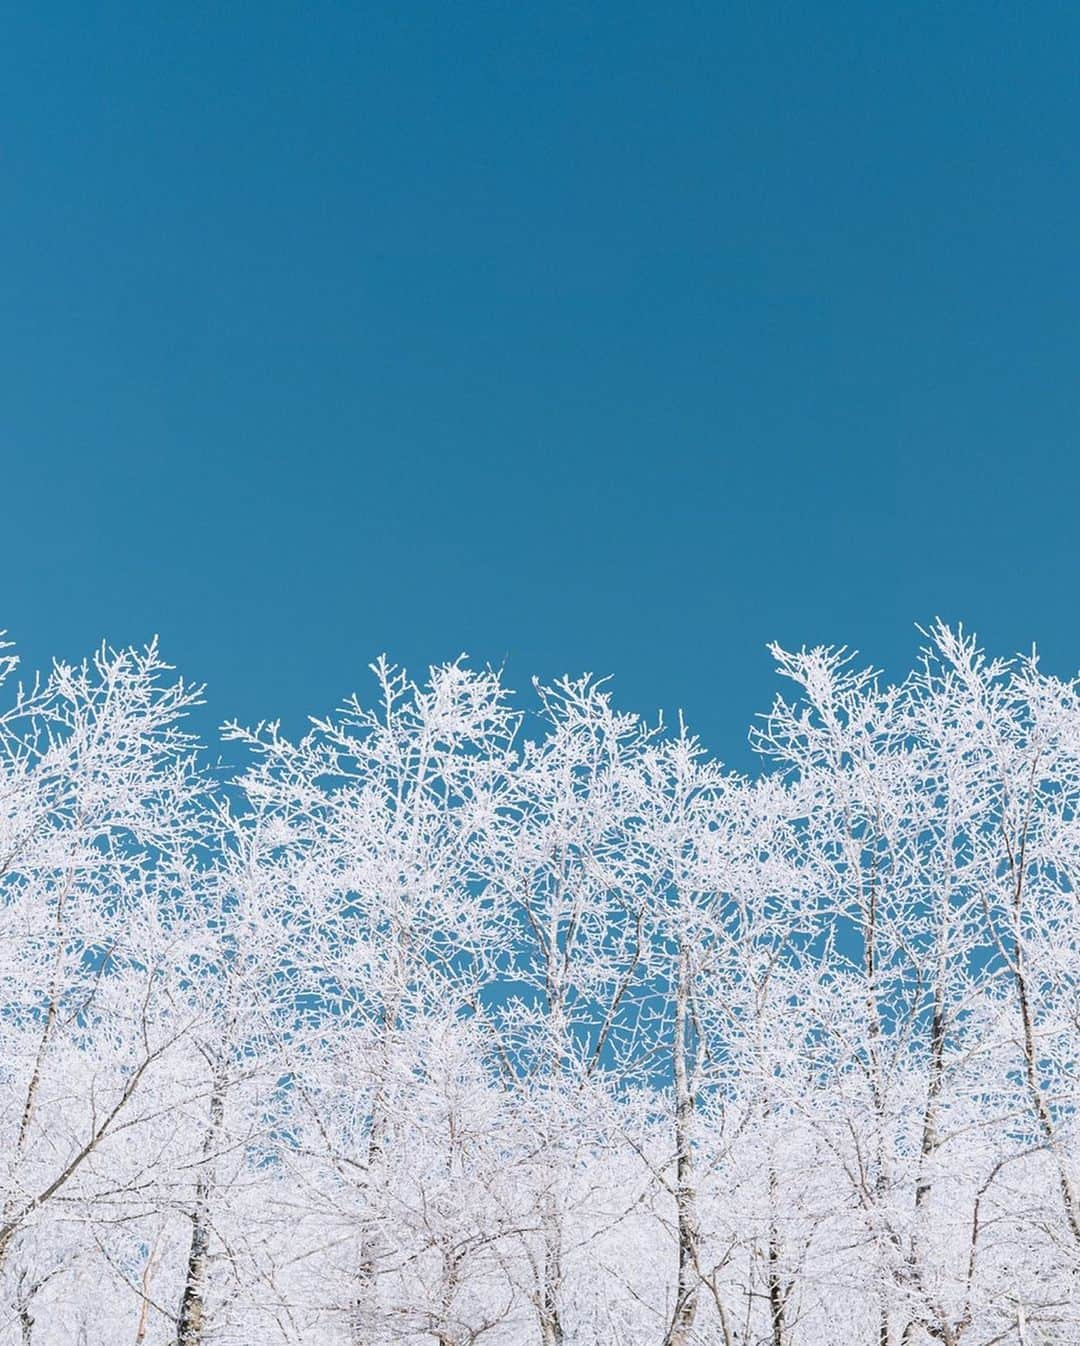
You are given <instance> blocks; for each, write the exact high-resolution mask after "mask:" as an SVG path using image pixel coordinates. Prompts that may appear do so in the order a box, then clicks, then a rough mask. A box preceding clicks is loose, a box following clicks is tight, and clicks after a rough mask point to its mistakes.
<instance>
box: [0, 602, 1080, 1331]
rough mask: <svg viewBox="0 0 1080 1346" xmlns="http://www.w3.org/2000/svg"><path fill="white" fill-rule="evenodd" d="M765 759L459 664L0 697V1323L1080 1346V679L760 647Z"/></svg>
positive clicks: (159, 671) (107, 669)
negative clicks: (214, 715)
mask: <svg viewBox="0 0 1080 1346" xmlns="http://www.w3.org/2000/svg"><path fill="white" fill-rule="evenodd" d="M774 653H775V656H776V659H777V663H778V667H779V672H780V673H781V675H783V677H784V678H785V679H786V680H787V681H786V683H785V686H787V687H788V688H789V692H788V693H787V694H786V696H784V697H781V698H778V699H777V700H776V702H775V704H774V705H773V708H772V710H771V712H770V713H769V714H768V715H767V716H765V717H763V718H762V719H761V720H760V721H759V722H758V727H757V728H756V729H755V730H754V732H753V741H754V745H755V747H756V748H757V750H758V751H759V753H760V754H761V760H762V770H761V772H760V774H759V775H758V776H757V777H755V778H753V779H750V778H746V777H743V776H739V775H736V774H732V773H730V772H728V771H726V770H724V769H723V768H722V767H721V766H720V765H719V764H718V763H717V762H715V761H713V760H710V758H709V757H708V756H707V755H706V754H705V753H704V752H703V751H702V750H701V748H700V747H699V745H698V744H697V742H696V741H695V740H694V738H693V737H692V736H691V735H690V734H689V732H688V731H686V730H685V729H682V728H681V727H680V728H679V729H678V730H676V731H669V730H666V729H665V728H664V727H663V726H661V725H650V724H649V723H647V722H645V721H643V720H641V719H639V718H638V717H636V716H633V715H628V714H624V713H622V712H620V711H619V710H618V709H617V708H616V707H615V706H614V705H613V703H612V700H611V698H610V696H609V695H608V693H607V692H606V691H605V690H604V688H603V687H602V686H601V685H598V684H597V683H596V682H594V681H592V680H591V679H588V678H585V679H580V680H570V679H567V680H564V681H562V682H559V683H557V684H556V685H554V686H552V687H537V688H536V690H535V695H534V696H533V697H532V698H531V699H530V700H529V702H528V703H527V704H526V705H525V706H524V707H522V706H521V704H520V703H519V702H517V701H515V700H513V699H512V698H511V696H510V694H509V693H508V691H507V690H506V689H505V688H504V686H503V685H502V681H501V679H500V677H499V676H498V675H497V674H495V673H493V672H491V671H489V670H473V669H470V668H468V667H467V666H466V665H465V664H463V663H461V662H458V663H454V664H450V665H447V666H444V667H440V668H436V669H433V670H431V672H430V674H429V676H428V679H427V680H426V681H425V682H423V683H414V682H412V681H410V680H409V679H408V677H407V676H406V675H405V673H404V672H402V671H401V670H399V669H396V668H394V667H392V666H390V665H388V664H387V663H385V662H379V663H378V664H376V665H375V666H374V673H375V677H376V684H377V685H376V689H375V692H374V695H373V696H372V698H371V700H370V703H369V701H367V700H364V701H359V700H353V701H350V702H348V703H347V704H346V705H345V706H344V707H343V709H342V710H341V711H339V712H338V713H337V714H336V715H334V716H333V717H331V718H328V719H326V720H324V721H314V722H312V727H311V730H310V732H309V733H308V734H307V735H306V736H305V737H303V738H302V739H300V740H299V741H290V740H288V739H286V738H285V737H283V736H282V735H281V733H280V732H279V729H278V727H277V726H275V725H272V724H271V725H263V726H260V727H259V728H257V729H255V730H246V729H243V728H241V727H239V726H237V725H230V726H226V728H225V730H224V737H225V739H227V740H229V741H230V742H231V743H232V744H233V745H234V747H233V748H232V749H230V752H231V753H232V754H233V755H234V756H236V757H240V758H243V759H244V761H245V762H246V765H245V766H244V767H243V768H242V769H241V770H240V771H239V772H238V773H236V774H235V776H234V777H233V778H231V779H223V777H222V773H221V772H220V771H219V770H213V771H211V770H209V769H208V767H207V765H206V760H207V759H205V758H204V757H203V756H202V754H201V752H200V750H198V749H197V745H196V744H195V743H194V741H193V740H192V738H191V737H190V736H189V735H188V734H187V733H185V731H184V723H185V716H186V715H187V713H188V712H189V711H190V710H191V708H192V707H193V705H195V704H196V703H197V702H198V700H199V698H200V693H199V690H198V689H197V688H192V687H189V686H187V685H186V684H184V683H183V682H181V681H178V680H176V678H175V676H174V674H173V673H172V671H171V670H170V669H169V668H168V667H167V666H166V665H165V664H164V663H163V662H162V661H161V658H160V656H159V653H158V651H157V649H156V647H154V646H151V647H149V648H148V649H146V650H143V651H135V650H128V651H122V652H113V651H109V650H107V649H106V650H102V651H101V652H99V654H98V655H97V657H96V658H94V659H93V660H90V661H88V662H87V663H86V664H85V665H82V666H76V667H72V666H67V665H57V666H55V667H54V669H53V671H52V672H51V674H50V675H49V676H47V677H45V678H43V679H42V680H39V681H38V682H36V683H34V684H32V685H28V686H23V687H17V686H16V683H15V674H14V659H13V658H11V657H7V656H4V659H3V670H2V671H3V673H4V674H5V675H6V682H5V689H6V690H7V691H9V692H10V695H9V697H8V701H7V706H8V708H7V709H6V710H5V711H4V712H3V713H0V923H2V927H0V1035H2V1048H3V1050H2V1052H0V1128H2V1145H0V1182H2V1186H3V1191H2V1193H0V1203H2V1206H0V1342H3V1343H12V1344H14V1343H19V1346H61V1343H62V1344H63V1346H78V1344H79V1343H83V1344H84V1346H97V1343H102V1346H104V1343H108V1346H122V1344H124V1343H131V1346H171V1344H174V1343H175V1346H218V1344H225V1343H232V1344H235V1346H254V1344H255V1343H259V1344H260V1346H263V1344H265V1346H273V1344H274V1343H282V1344H283V1346H284V1344H285V1343H305V1344H307V1343H310V1344H312V1346H314V1344H316V1343H326V1344H327V1346H337V1344H338V1343H340V1346H391V1344H393V1343H402V1346H414V1344H415V1346H420V1343H428V1344H430V1346H518V1344H522V1346H524V1344H526V1343H528V1344H535V1346H692V1344H696V1346H755V1344H756V1346H840V1344H841V1343H842V1344H843V1346H929V1344H930V1343H944V1344H945V1346H960V1344H961V1343H963V1346H994V1344H995V1343H1004V1342H1012V1343H1020V1344H1021V1346H1036V1344H1037V1343H1038V1344H1048V1343H1055V1344H1056V1346H1066V1344H1075V1343H1078V1342H1080V1306H1078V1302H1077V1301H1078V1298H1080V1296H1078V1276H1080V1136H1078V1125H1077V1098H1078V1093H1077V1071H1078V1068H1080V1060H1078V1049H1080V997H1078V994H1077V988H1078V973H1080V957H1078V951H1080V906H1078V902H1077V896H1076V889H1075V884H1076V879H1077V872H1078V866H1080V820H1078V817H1077V801H1078V796H1080V699H1078V696H1080V688H1078V685H1077V684H1076V683H1074V682H1063V681H1060V680H1058V679H1055V678H1053V677H1050V676H1048V675H1046V674H1044V673H1043V672H1042V671H1041V669H1040V668H1039V666H1038V664H1037V662H1036V661H1035V660H1034V659H1033V658H1032V659H1022V660H1015V661H995V660H989V659H987V658H985V657H984V656H983V655H982V653H981V652H980V651H979V650H978V648H977V646H976V644H975V643H974V642H973V641H972V640H970V639H969V638H967V637H965V636H964V635H963V634H962V633H961V632H958V631H953V630H950V629H947V628H945V627H937V628H935V629H934V630H933V631H932V632H931V633H930V635H929V636H928V648H927V650H926V651H924V653H923V655H922V657H921V658H920V660H919V662H918V664H917V666H916V669H915V671H914V672H913V673H912V674H911V675H910V676H909V677H908V678H907V679H906V680H905V681H904V682H903V683H901V684H899V685H883V684H882V683H881V682H880V681H879V679H878V678H877V677H876V676H875V675H874V674H873V673H871V672H865V671H860V670H859V668H858V666H857V665H855V664H853V663H852V662H851V661H849V660H847V659H846V658H845V657H844V655H843V653H842V652H836V651H831V650H823V649H819V650H813V651H801V652H799V653H790V652H786V651H784V650H781V649H776V650H775V651H774Z"/></svg>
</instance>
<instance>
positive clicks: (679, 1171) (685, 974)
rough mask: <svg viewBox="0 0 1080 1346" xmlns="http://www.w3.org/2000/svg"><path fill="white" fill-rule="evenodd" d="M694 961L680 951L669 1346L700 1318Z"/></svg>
mask: <svg viewBox="0 0 1080 1346" xmlns="http://www.w3.org/2000/svg"><path fill="white" fill-rule="evenodd" d="M689 1033H690V955H689V951H688V950H687V949H686V948H685V946H684V947H681V948H680V949H679V968H678V977H677V982H676V988H675V1043H674V1075H675V1211H676V1220H677V1238H678V1245H679V1248H678V1252H679V1262H678V1279H677V1286H676V1298H675V1312H674V1314H673V1316H672V1320H671V1326H670V1327H669V1328H668V1333H667V1341H666V1346H686V1343H687V1342H689V1340H690V1334H691V1332H692V1331H693V1328H694V1318H695V1316H696V1314H697V1296H698V1288H699V1277H698V1269H697V1248H698V1238H699V1235H700V1231H699V1228H698V1211H697V1190H696V1188H695V1186H694V1151H693V1135H692V1131H693V1117H694V1090H693V1083H692V1081H691V1078H690V1075H691V1072H690V1068H689V1061H688V1057H689V1044H688V1036H689Z"/></svg>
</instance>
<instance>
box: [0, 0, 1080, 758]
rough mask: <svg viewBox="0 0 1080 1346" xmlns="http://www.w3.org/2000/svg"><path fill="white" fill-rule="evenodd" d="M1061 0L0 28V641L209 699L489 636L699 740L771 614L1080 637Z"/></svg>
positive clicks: (825, 635)
mask: <svg viewBox="0 0 1080 1346" xmlns="http://www.w3.org/2000/svg"><path fill="white" fill-rule="evenodd" d="M1078 70H1080V9H1078V8H1077V7H1076V6H1075V5H1071V4H1060V5H1047V4H1039V3H1035V4H1029V5H1013V4H1010V5H1001V4H992V3H988V2H987V0H982V2H981V3H972V4H955V3H953V4H941V3H933V4H912V5H904V6H893V5H886V4H881V3H877V2H876V0H875V3H867V4H855V3H850V0H849V2H848V3H844V4H829V3H817V4H810V5H807V4H801V5H795V4H791V5H768V4H761V3H758V2H755V3H745V4H742V3H740V4H725V3H714V4H693V5H692V4H684V3H667V4H653V5H641V4H636V3H620V4H615V3H607V4H593V5H588V4H573V5H570V4H563V3H553V2H552V0H545V3H543V4H519V3H502V4H476V3H470V2H468V0H462V2H461V3H455V4H449V3H443V4H426V3H416V4H404V5H399V4H387V3H384V4H379V5H370V6H365V5H359V4H347V3H337V4H329V3H322V2H321V0H305V3H303V4H299V3H297V4H280V3H275V2H274V0H261V3H259V4H254V3H248V4H231V5H229V4H226V5H217V4H208V3H193V4H183V5H169V6H166V5H161V4H146V3H142V4H130V5H117V4H112V3H101V4H93V5H90V4H72V3H67V4H65V3H57V4H54V5H32V4H27V5H19V6H11V7H9V8H8V10H7V12H6V14H5V16H4V20H3V28H2V32H0V104H2V108H3V121H2V141H0V153H2V172H3V197H2V207H3V208H2V210H0V245H2V257H3V264H2V267H0V379H2V385H3V386H2V397H0V453H2V457H3V472H2V478H0V484H2V488H3V501H4V511H3V539H4V544H5V548H4V550H5V561H4V566H3V572H2V575H3V578H2V591H0V625H4V626H6V627H7V628H8V630H9V632H10V633H11V635H12V636H14V637H15V639H16V640H17V641H18V643H19V645H20V647H21V648H22V650H23V652H24V655H25V657H26V659H27V661H28V662H29V663H31V664H38V663H41V662H43V661H45V660H46V659H48V658H49V657H50V656H51V655H52V654H53V653H58V654H62V655H65V656H72V655H76V654H80V653H82V652H83V651H84V650H86V649H87V648H89V647H91V646H92V645H93V644H94V643H95V642H96V641H97V640H98V639H99V638H100V637H101V636H103V635H104V636H107V637H108V638H109V639H110V640H111V641H112V642H114V643H126V642H129V641H134V640H140V639H143V638H145V637H146V636H148V635H149V634H150V633H152V632H155V631H157V632H160V634H161V637H162V640H163V643H164V647H165V649H166V651H167V653H168V654H169V655H170V656H171V657H172V658H173V659H174V661H176V662H178V663H179V664H180V665H181V666H182V667H183V669H184V670H185V671H186V672H188V673H190V674H192V675H194V676H196V677H200V678H204V679H206V680H207V681H208V682H209V683H210V693H211V697H212V707H213V718H214V719H215V720H218V719H222V718H225V717H227V716H238V717H240V718H241V719H246V720H255V719H258V718H260V717H263V716H270V715H276V714H280V715H282V716H283V717H284V719H285V721H286V723H287V724H288V725H290V726H296V725H298V724H299V723H300V721H301V716H302V715H303V714H305V713H306V712H308V711H313V712H320V711H323V710H325V709H327V708H329V707H331V706H332V705H334V704H336V703H337V702H338V701H339V700H340V698H341V697H342V696H343V695H344V694H345V693H346V692H348V691H350V690H352V689H353V688H356V687H363V686H364V685H365V673H364V669H365V666H366V664H367V662H368V660H369V659H370V658H371V657H372V656H374V655H375V654H376V653H378V652H379V651H381V650H384V649H385V650H387V651H388V652H389V653H390V654H391V655H392V656H394V657H396V658H397V659H399V660H402V661H406V662H408V663H410V664H411V665H419V664H423V663H426V662H428V661H431V660H437V659H442V658H445V657H451V656H453V655H454V654H456V653H457V652H458V651H459V650H467V651H468V652H469V653H470V654H471V655H473V656H474V657H475V658H477V659H478V660H481V661H493V662H502V661H504V660H506V661H507V665H508V669H509V673H510V680H511V682H512V683H514V684H516V685H518V686H521V687H524V686H526V685H527V677H528V675H529V674H530V673H531V672H532V671H534V670H536V671H538V672H539V673H540V674H542V675H552V674H557V673H559V672H561V671H563V670H569V671H579V670H584V669H590V670H595V671H604V672H608V671H610V672H613V673H615V674H616V686H617V687H618V688H619V690H620V695H621V698H622V700H623V701H624V702H625V703H627V704H629V705H632V706H634V707H635V708H638V709H643V710H646V709H649V708H652V707H656V706H661V705H662V706H666V707H669V708H674V707H677V706H680V705H681V706H683V707H684V708H685V710H686V712H687V715H688V716H689V718H690V720H691V722H692V723H693V724H694V725H696V726H697V727H698V728H699V729H700V730H701V732H702V733H703V736H704V737H705V739H706V741H707V742H708V744H709V745H710V747H712V748H713V749H714V750H716V751H717V752H718V753H720V755H722V756H724V757H727V758H729V759H732V760H736V761H739V762H743V761H745V749H744V746H743V745H744V731H745V726H746V724H747V722H748V720H749V718H750V716H751V715H752V713H753V712H754V711H755V710H758V709H763V708H764V707H765V705H766V703H767V701H768V700H769V698H770V696H771V694H772V691H773V686H774V683H773V679H772V676H771V673H770V667H769V659H768V656H767V654H766V653H765V651H764V648H763V647H764V643H765V641H767V640H769V639H771V638H777V639H779V640H781V641H784V642H789V643H792V644H800V643H803V642H808V643H816V642H821V641H830V642H831V641H836V642H847V643H851V644H855V645H857V646H859V647H860V648H861V649H862V650H863V651H865V652H866V654H867V656H868V657H870V658H872V659H873V660H874V661H875V662H879V663H885V664H886V665H887V666H888V667H889V668H890V669H896V670H902V669H903V668H904V667H905V666H906V661H907V660H908V658H909V657H910V656H911V654H912V653H913V651H914V650H915V648H916V646H917V643H918V638H917V636H916V633H915V632H914V629H913V626H912V624H913V622H915V621H917V620H920V621H925V620H927V619H928V618H930V617H931V616H933V615H934V614H936V613H940V614H941V615H942V616H945V617H948V618H957V617H963V618H965V619H966V621H967V622H969V623H970V624H972V625H974V626H976V627H977V628H978V629H979V630H980V631H981V632H982V633H983V634H984V636H985V638H986V639H987V640H988V641H989V642H990V643H991V644H992V645H993V646H995V647H997V648H1001V649H1004V650H1010V649H1015V648H1017V647H1020V646H1026V645H1028V644H1030V642H1031V641H1032V640H1033V639H1038V641H1039V643H1040V645H1041V646H1042V647H1043V648H1044V650H1045V654H1046V659H1047V662H1048V663H1049V664H1051V665H1052V666H1053V667H1055V668H1056V669H1058V670H1060V671H1070V670H1073V669H1075V668H1076V667H1077V666H1078V665H1080V627H1078V624H1077V621H1076V607H1077V604H1076V580H1077V573H1078V565H1077V530H1076V517H1077V492H1078V487H1080V466H1078V465H1077V459H1078V448H1080V445H1078V437H1077V429H1078V426H1080V382H1078V378H1077V375H1078V368H1080V259H1078V243H1077V240H1078V237H1080V230H1078V226H1080V153H1078V144H1077V142H1078V130H1080V96H1078V93H1080V75H1078Z"/></svg>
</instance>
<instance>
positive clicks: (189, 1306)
mask: <svg viewBox="0 0 1080 1346" xmlns="http://www.w3.org/2000/svg"><path fill="white" fill-rule="evenodd" d="M224 1120H225V1082H224V1080H223V1079H221V1078H217V1079H215V1080H214V1084H213V1091H212V1093H211V1095H210V1122H209V1125H208V1126H207V1128H206V1138H205V1140H204V1141H203V1162H202V1166H201V1168H200V1170H199V1177H198V1181H197V1182H196V1185H195V1205H194V1208H193V1210H192V1214H191V1246H190V1248H189V1249H188V1258H187V1271H186V1274H185V1277H184V1293H183V1297H182V1298H181V1300H180V1314H179V1317H178V1318H177V1323H176V1346H202V1343H203V1341H204V1340H205V1334H206V1327H207V1323H206V1277H207V1269H208V1262H209V1253H210V1202H211V1197H212V1193H213V1186H214V1164H213V1160H214V1154H215V1152H216V1151H217V1149H218V1145H219V1143H220V1138H221V1129H222V1125H223V1124H224Z"/></svg>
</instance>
